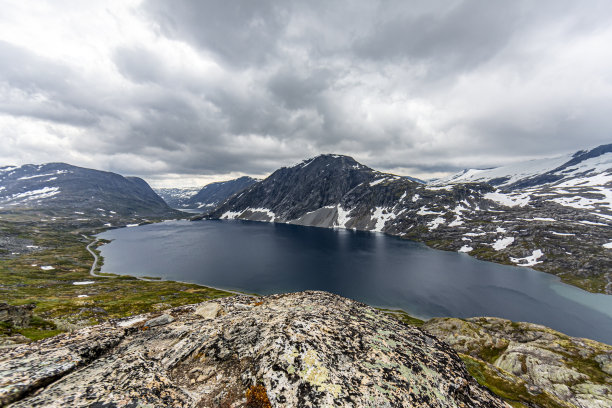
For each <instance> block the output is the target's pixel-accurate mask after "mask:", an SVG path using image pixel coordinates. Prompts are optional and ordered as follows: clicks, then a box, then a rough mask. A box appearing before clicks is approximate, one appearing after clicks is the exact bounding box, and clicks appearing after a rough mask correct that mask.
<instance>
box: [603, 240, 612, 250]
mask: <svg viewBox="0 0 612 408" xmlns="http://www.w3.org/2000/svg"><path fill="white" fill-rule="evenodd" d="M603 247H604V248H608V249H612V242H608V243H607V244H603Z"/></svg>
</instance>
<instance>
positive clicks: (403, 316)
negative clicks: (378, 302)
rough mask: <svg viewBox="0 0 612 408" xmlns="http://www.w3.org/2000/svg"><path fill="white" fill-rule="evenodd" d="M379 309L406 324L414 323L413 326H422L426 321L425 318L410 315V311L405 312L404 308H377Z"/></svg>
mask: <svg viewBox="0 0 612 408" xmlns="http://www.w3.org/2000/svg"><path fill="white" fill-rule="evenodd" d="M377 309H378V310H380V311H382V312H384V313H385V314H387V315H389V316H391V317H393V318H395V319H397V320H399V321H401V322H404V323H406V324H409V325H412V326H418V327H420V326H422V325H423V323H425V321H424V320H421V319H417V318H416V317H412V316H410V315H409V314H408V313H406V312H404V311H403V310H399V309H382V308H377Z"/></svg>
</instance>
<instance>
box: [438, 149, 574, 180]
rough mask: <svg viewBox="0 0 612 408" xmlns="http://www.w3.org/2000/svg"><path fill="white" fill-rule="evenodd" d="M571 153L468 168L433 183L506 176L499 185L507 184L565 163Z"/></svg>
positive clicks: (570, 156)
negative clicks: (496, 165)
mask: <svg viewBox="0 0 612 408" xmlns="http://www.w3.org/2000/svg"><path fill="white" fill-rule="evenodd" d="M571 158H572V155H571V154H566V155H564V156H560V157H555V158H551V159H538V160H529V161H523V162H519V163H515V164H510V165H508V166H501V167H496V168H493V169H485V170H479V169H469V170H466V171H464V172H463V173H459V174H454V175H451V176H449V177H446V178H443V179H439V180H436V181H435V182H434V184H435V185H444V184H455V183H466V182H478V181H489V180H493V179H497V178H504V177H507V178H508V180H507V181H505V182H504V183H502V184H501V185H502V186H503V185H509V184H512V183H514V182H515V181H518V180H520V179H523V178H526V177H533V176H536V175H538V174H543V173H546V172H549V171H551V170H554V169H556V168H557V167H559V166H561V165H563V164H565V163H567V162H568V161H569V160H571Z"/></svg>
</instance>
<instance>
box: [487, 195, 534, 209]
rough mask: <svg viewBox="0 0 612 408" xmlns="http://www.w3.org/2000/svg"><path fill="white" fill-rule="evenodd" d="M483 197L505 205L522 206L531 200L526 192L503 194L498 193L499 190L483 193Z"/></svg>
mask: <svg viewBox="0 0 612 408" xmlns="http://www.w3.org/2000/svg"><path fill="white" fill-rule="evenodd" d="M484 198H486V199H487V200H491V201H495V202H496V203H498V204H501V205H505V206H506V207H516V206H519V207H524V206H526V205H527V204H528V203H529V201H530V200H531V197H530V196H529V194H526V193H512V194H504V193H500V192H499V191H496V192H494V193H487V194H485V195H484Z"/></svg>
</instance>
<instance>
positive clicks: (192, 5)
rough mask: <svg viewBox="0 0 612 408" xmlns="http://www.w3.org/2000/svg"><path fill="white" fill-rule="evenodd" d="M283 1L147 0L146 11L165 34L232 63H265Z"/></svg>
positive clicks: (282, 16) (281, 22)
mask: <svg viewBox="0 0 612 408" xmlns="http://www.w3.org/2000/svg"><path fill="white" fill-rule="evenodd" d="M285 7H286V5H285V4H284V2H277V1H273V0H251V1H246V2H223V1H188V0H176V1H172V2H167V1H163V0H153V1H149V2H148V4H147V6H146V10H147V11H148V12H149V13H150V15H151V16H152V17H153V18H154V19H155V20H156V21H157V22H158V23H159V24H160V27H161V28H162V31H163V33H164V34H166V35H168V36H171V37H175V38H181V39H186V40H188V41H191V42H194V43H195V44H197V45H198V46H199V47H201V48H203V49H206V50H209V51H212V52H214V53H216V54H218V55H219V56H221V57H222V58H223V59H224V60H226V61H228V62H229V63H232V64H238V65H242V66H245V65H248V64H261V63H264V62H265V60H266V59H267V57H269V56H270V55H272V54H274V52H275V44H276V42H277V41H278V40H279V39H280V38H281V32H282V30H283V29H284V27H285V25H286V22H287V19H288V16H289V15H288V12H287V10H286V9H285Z"/></svg>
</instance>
